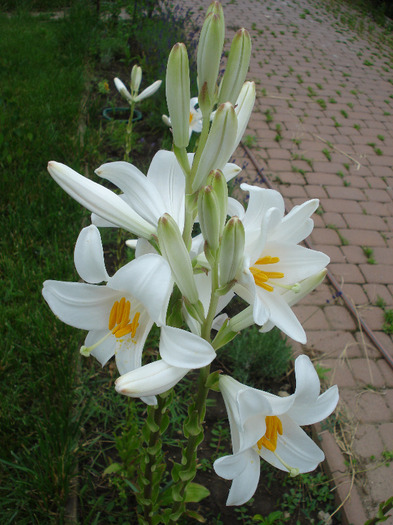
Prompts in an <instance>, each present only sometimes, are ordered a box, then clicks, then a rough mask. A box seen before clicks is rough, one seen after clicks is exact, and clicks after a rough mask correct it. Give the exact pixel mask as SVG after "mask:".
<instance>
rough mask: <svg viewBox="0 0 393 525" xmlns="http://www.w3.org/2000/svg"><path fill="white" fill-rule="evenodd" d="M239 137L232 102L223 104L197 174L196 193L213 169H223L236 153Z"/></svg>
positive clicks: (217, 113) (216, 115)
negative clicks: (235, 147)
mask: <svg viewBox="0 0 393 525" xmlns="http://www.w3.org/2000/svg"><path fill="white" fill-rule="evenodd" d="M236 135H237V117H236V113H235V110H234V108H233V106H232V104H231V103H230V102H226V103H225V104H221V106H220V107H219V108H218V109H217V111H216V114H215V115H214V119H213V123H212V127H211V129H210V132H209V136H208V138H207V141H206V145H205V149H204V150H203V155H202V157H201V160H200V162H199V164H198V168H197V171H196V173H195V177H194V181H193V184H192V188H193V190H194V191H196V190H197V189H198V188H200V187H201V186H203V185H204V184H205V181H206V179H207V176H208V175H209V173H210V172H211V170H213V169H223V168H224V166H225V164H226V163H227V162H228V160H229V158H230V156H231V155H232V153H233V151H234V144H235V140H236Z"/></svg>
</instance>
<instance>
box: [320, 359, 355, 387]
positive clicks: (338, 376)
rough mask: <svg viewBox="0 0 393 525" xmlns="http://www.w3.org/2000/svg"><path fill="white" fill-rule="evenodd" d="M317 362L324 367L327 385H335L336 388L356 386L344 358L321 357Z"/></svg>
mask: <svg viewBox="0 0 393 525" xmlns="http://www.w3.org/2000/svg"><path fill="white" fill-rule="evenodd" d="M318 364H319V365H320V366H321V367H323V368H325V369H326V377H327V379H328V382H329V385H337V386H338V388H339V389H340V388H342V387H349V388H353V387H355V386H356V381H355V379H354V377H353V375H352V372H351V370H350V368H349V366H348V363H347V361H345V360H344V359H325V358H323V359H321V360H320V361H318Z"/></svg>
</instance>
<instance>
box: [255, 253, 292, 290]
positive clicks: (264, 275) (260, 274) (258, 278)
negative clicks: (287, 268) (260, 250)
mask: <svg viewBox="0 0 393 525" xmlns="http://www.w3.org/2000/svg"><path fill="white" fill-rule="evenodd" d="M279 261H280V258H279V257H272V256H270V255H266V256H265V257H261V258H260V259H258V260H257V261H256V262H255V263H254V264H255V265H258V266H262V265H264V264H275V263H278V262H279ZM250 272H251V273H252V275H253V277H254V281H255V284H256V285H257V286H259V287H260V288H263V289H264V290H267V291H268V292H273V291H274V287H273V286H272V285H271V284H267V281H269V279H282V278H283V277H284V274H283V273H282V272H267V271H265V270H261V269H260V268H256V267H255V266H251V268H250Z"/></svg>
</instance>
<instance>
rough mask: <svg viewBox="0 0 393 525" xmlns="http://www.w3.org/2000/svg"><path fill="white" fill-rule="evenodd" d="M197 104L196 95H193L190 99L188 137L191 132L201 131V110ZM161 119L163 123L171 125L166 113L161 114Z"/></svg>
mask: <svg viewBox="0 0 393 525" xmlns="http://www.w3.org/2000/svg"><path fill="white" fill-rule="evenodd" d="M197 106H198V97H193V98H192V99H191V100H190V127H189V137H191V135H192V132H193V131H194V132H195V133H200V132H201V131H202V112H201V110H200V109H199V107H197ZM162 120H163V122H164V124H166V125H167V126H168V127H171V126H172V122H171V119H170V118H169V117H168V116H167V115H162Z"/></svg>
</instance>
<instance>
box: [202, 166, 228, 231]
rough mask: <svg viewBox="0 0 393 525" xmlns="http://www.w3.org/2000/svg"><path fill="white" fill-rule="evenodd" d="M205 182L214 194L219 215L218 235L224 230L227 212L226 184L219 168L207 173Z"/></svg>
mask: <svg viewBox="0 0 393 525" xmlns="http://www.w3.org/2000/svg"><path fill="white" fill-rule="evenodd" d="M207 184H208V185H210V186H211V187H212V188H213V190H214V192H215V194H216V196H217V202H218V207H219V215H220V237H221V235H222V232H223V230H224V226H225V221H226V218H227V213H228V185H227V181H226V179H225V176H224V174H223V172H222V171H221V170H213V171H211V172H210V173H209V176H208V178H207Z"/></svg>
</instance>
